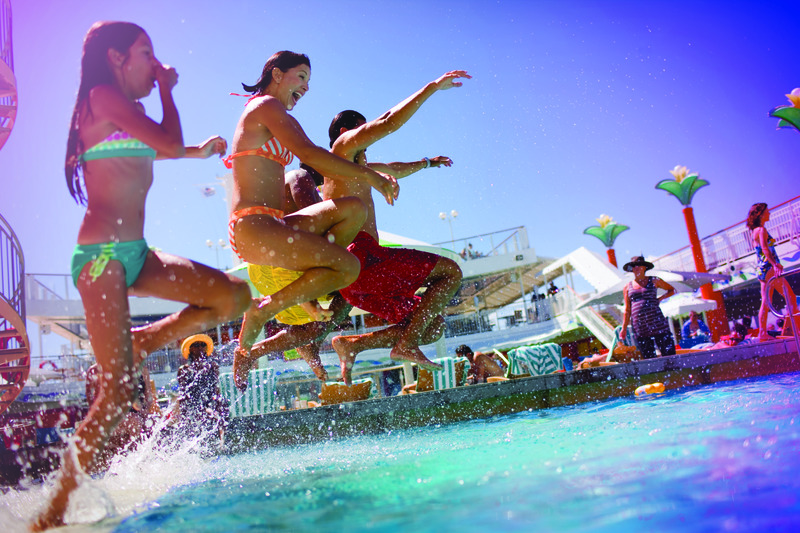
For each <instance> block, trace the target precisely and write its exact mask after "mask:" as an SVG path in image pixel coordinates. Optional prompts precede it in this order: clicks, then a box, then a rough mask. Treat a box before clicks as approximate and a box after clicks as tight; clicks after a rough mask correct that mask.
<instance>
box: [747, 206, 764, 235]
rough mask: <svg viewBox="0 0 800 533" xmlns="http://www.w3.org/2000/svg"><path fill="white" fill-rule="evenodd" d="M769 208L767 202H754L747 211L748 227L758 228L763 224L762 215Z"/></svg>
mask: <svg viewBox="0 0 800 533" xmlns="http://www.w3.org/2000/svg"><path fill="white" fill-rule="evenodd" d="M766 210H767V204H765V203H764V202H759V203H757V204H753V206H752V207H751V208H750V211H749V212H748V213H747V227H748V228H749V229H756V228H757V227H759V226H761V215H763V214H764V211H766Z"/></svg>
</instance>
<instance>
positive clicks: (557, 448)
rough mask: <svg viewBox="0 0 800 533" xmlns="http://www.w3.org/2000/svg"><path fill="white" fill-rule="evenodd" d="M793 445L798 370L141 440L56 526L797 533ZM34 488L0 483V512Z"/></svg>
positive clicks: (799, 507)
mask: <svg viewBox="0 0 800 533" xmlns="http://www.w3.org/2000/svg"><path fill="white" fill-rule="evenodd" d="M799 452H800V374H796V373H795V374H787V375H781V376H772V377H768V378H759V379H751V380H743V381H739V382H733V383H724V384H717V385H713V386H706V387H702V388H696V389H688V390H682V391H677V392H669V393H667V394H662V395H657V396H648V397H644V398H634V397H628V398H623V399H616V400H609V401H604V402H599V403H590V404H584V405H578V406H573V407H565V408H557V409H549V410H544V411H529V412H524V413H520V414H515V415H505V416H499V417H494V418H490V419H485V420H478V421H472V422H463V423H458V424H452V425H445V426H434V427H426V428H415V429H409V430H405V431H394V432H392V433H390V434H384V435H380V436H366V437H359V438H348V439H341V440H336V441H332V442H326V443H319V444H313V445H305V446H294V447H285V448H283V447H281V448H272V449H268V450H263V451H257V452H253V453H248V454H240V455H236V456H222V457H218V458H214V459H202V458H200V457H199V456H198V455H197V454H195V453H188V452H187V451H186V450H179V451H176V452H174V455H173V456H159V457H152V456H153V455H154V453H153V452H150V453H149V455H150V457H141V456H142V455H147V454H148V452H147V451H146V450H144V451H142V452H141V453H138V452H137V454H133V455H134V457H127V458H124V459H123V460H122V461H120V464H119V465H116V466H115V468H116V471H112V474H113V475H107V476H105V478H104V479H102V480H97V481H94V482H92V483H93V484H94V485H95V486H94V487H90V488H87V489H84V492H82V493H81V494H80V495H79V497H78V498H75V499H76V500H78V502H79V503H80V505H79V507H80V506H82V507H81V509H82V511H80V512H79V511H75V510H73V512H72V516H76V515H80V516H83V518H78V520H86V521H94V522H95V523H93V524H91V525H83V526H73V527H70V528H68V529H69V530H74V531H110V530H113V531H119V532H134V531H148V532H149V531H245V530H251V531H287V532H289V531H343V530H346V531H348V532H350V531H375V532H396V531H399V530H401V528H402V529H403V530H407V531H418V532H419V531H432V532H437V533H440V532H441V533H443V532H448V531H459V532H473V531H474V532H479V531H480V532H484V531H489V530H491V531H495V530H500V531H526V532H527V531H537V532H538V531H541V532H549V531H587V532H589V531H591V532H597V531H600V532H602V531H609V532H611V531H614V532H620V531H659V532H664V531H676V532H677V531H680V532H687V531H798V530H800V529H798V528H800V453H799ZM137 455H139V457H138V458H137V457H136V456H137ZM41 490H42V489H41V487H32V488H31V489H30V490H29V491H25V492H22V493H17V492H12V493H9V494H6V495H4V496H2V499H3V500H6V501H7V502H8V503H9V504H10V507H11V510H10V511H7V512H6V514H0V522H6V519H7V518H10V517H9V516H7V513H8V512H11V513H12V514H15V515H16V516H17V518H18V520H19V519H23V521H24V520H25V519H26V516H27V519H29V517H30V516H33V514H32V511H28V510H25V511H23V510H22V509H23V508H25V509H27V508H29V506H28V507H26V505H25V501H26V499H29V500H30V501H36V502H38V501H39V500H40V498H41ZM91 491H94V492H91ZM140 493H141V494H140ZM36 505H39V503H37V504H36ZM112 507H113V508H116V511H117V512H116V514H115V515H113V516H111V517H110V518H106V519H104V520H101V521H100V522H97V520H98V517H102V516H103V514H104V513H107V512H108V511H107V510H106V509H107V508H112ZM87 517H89V518H87ZM6 523H8V522H6Z"/></svg>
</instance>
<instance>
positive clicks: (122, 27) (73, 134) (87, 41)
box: [64, 21, 144, 204]
mask: <svg viewBox="0 0 800 533" xmlns="http://www.w3.org/2000/svg"><path fill="white" fill-rule="evenodd" d="M142 33H144V30H143V29H142V28H141V27H139V26H137V25H136V24H133V23H131V22H106V21H102V22H95V23H94V24H93V25H92V27H91V28H89V31H88V33H87V34H86V38H84V40H83V55H82V57H81V82H80V85H79V87H78V97H77V99H76V100H75V109H74V110H73V111H72V120H71V121H70V125H69V136H68V137H67V158H66V162H65V163H64V174H65V175H66V178H67V187H68V188H69V192H70V194H71V195H72V197H73V198H74V199H75V201H76V202H78V203H79V204H86V194H85V193H84V191H83V189H82V188H81V183H80V176H81V174H82V172H83V169H82V168H81V162H80V158H79V154H80V153H82V152H83V143H82V142H81V140H80V135H79V132H78V122H79V117H78V115H79V113H78V110H79V109H80V108H81V106H82V105H83V102H84V101H85V100H86V99H87V98H88V97H89V91H91V90H92V89H93V88H94V87H97V86H98V85H114V73H113V72H112V71H111V67H110V66H109V64H108V51H109V50H112V49H113V50H116V51H117V52H119V53H120V54H123V55H125V56H127V55H128V51H129V50H130V47H131V45H133V43H134V41H136V39H138V38H139V36H140V35H141V34H142ZM86 105H87V107H86V111H87V113H91V112H92V110H91V108H90V107H89V103H88V102H87V104H86Z"/></svg>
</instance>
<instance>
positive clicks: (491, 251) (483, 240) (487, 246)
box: [433, 226, 530, 259]
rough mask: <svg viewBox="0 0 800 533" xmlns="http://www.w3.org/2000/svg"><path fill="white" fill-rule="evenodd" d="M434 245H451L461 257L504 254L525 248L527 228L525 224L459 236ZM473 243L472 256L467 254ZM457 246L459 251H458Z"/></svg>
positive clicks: (526, 245)
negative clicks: (468, 235)
mask: <svg viewBox="0 0 800 533" xmlns="http://www.w3.org/2000/svg"><path fill="white" fill-rule="evenodd" d="M433 244H434V246H441V247H443V248H446V247H448V246H452V247H453V248H454V249H453V251H454V252H456V253H458V254H460V255H461V257H462V259H477V258H479V257H488V256H493V255H505V254H509V253H516V252H519V251H521V250H526V249H528V248H529V247H530V246H529V244H528V230H526V229H525V226H519V227H516V228H509V229H503V230H499V231H493V232H491V233H482V234H480V235H472V236H470V237H459V238H458V239H453V240H449V241H442V242H436V243H433ZM470 244H472V245H473V250H472V253H473V254H474V255H473V256H472V257H470V255H469V245H470ZM459 248H460V249H461V252H459Z"/></svg>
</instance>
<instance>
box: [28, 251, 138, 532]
mask: <svg viewBox="0 0 800 533" xmlns="http://www.w3.org/2000/svg"><path fill="white" fill-rule="evenodd" d="M89 265H90V264H87V265H86V267H84V269H83V272H82V274H81V276H80V278H79V279H78V290H79V291H80V294H81V299H82V300H83V305H84V308H85V310H86V328H87V330H88V331H89V339H90V340H91V342H92V347H93V348H94V352H95V357H96V358H97V362H98V364H99V366H100V371H101V379H100V391H99V393H98V394H97V397H96V398H95V400H94V403H92V406H91V408H90V409H89V413H88V414H87V415H86V418H85V419H84V420H83V422H82V423H81V425H80V426H79V427H78V429H77V430H76V431H75V437H74V442H75V447H76V451H75V453H69V452H67V453H65V454H64V459H63V465H62V467H61V470H60V472H59V475H58V478H57V479H56V486H55V489H54V492H53V495H52V496H51V499H50V502H49V504H48V507H47V508H46V509H45V510H44V511H43V512H42V513H41V514H40V515H39V517H38V518H37V519H36V521H35V522H34V524H33V525H32V529H33V530H35V531H41V530H44V529H47V528H51V527H55V526H59V525H63V523H64V513H65V512H66V510H67V505H68V503H69V496H70V494H71V493H72V492H73V491H74V490H75V489H76V488H77V487H78V483H79V476H80V473H81V472H82V471H83V472H86V471H89V470H90V469H91V468H92V466H93V465H94V463H95V461H96V460H97V459H98V458H99V457H100V455H101V454H102V451H103V449H104V448H105V447H106V445H107V443H108V439H109V437H110V435H111V433H112V432H113V430H114V428H115V427H116V426H117V424H119V422H120V421H121V420H122V418H123V416H124V414H125V413H126V412H127V411H128V409H129V408H130V405H131V400H132V399H133V392H134V380H135V372H134V364H133V346H132V344H131V336H130V333H129V331H130V314H129V311H128V294H127V287H126V286H125V272H124V269H123V267H122V265H121V264H120V263H119V262H118V261H109V263H108V264H107V265H106V268H105V271H104V272H103V274H102V275H101V276H100V277H98V278H97V281H94V282H93V281H90V280H89V276H88V274H87V273H88V270H89V268H90V266H89Z"/></svg>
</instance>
